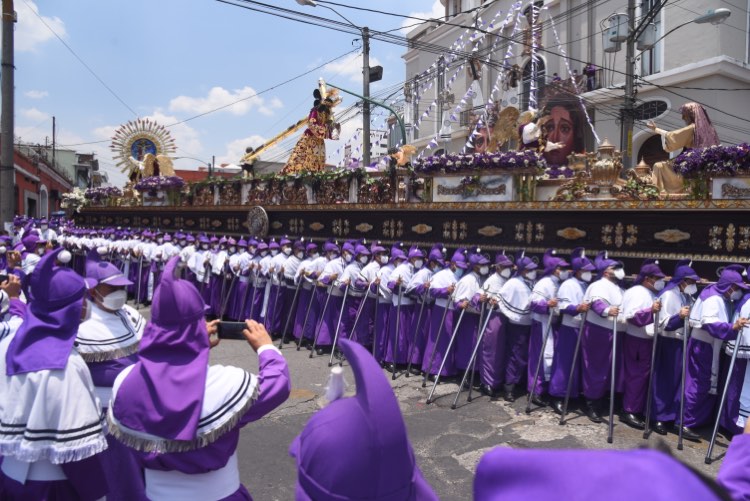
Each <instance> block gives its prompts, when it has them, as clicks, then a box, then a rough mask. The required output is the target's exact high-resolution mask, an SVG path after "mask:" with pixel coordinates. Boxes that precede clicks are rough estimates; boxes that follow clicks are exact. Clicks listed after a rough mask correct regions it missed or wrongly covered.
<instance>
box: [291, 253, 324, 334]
mask: <svg viewBox="0 0 750 501" xmlns="http://www.w3.org/2000/svg"><path fill="white" fill-rule="evenodd" d="M305 255H306V256H307V257H306V259H303V260H302V262H300V264H299V266H298V267H297V272H296V273H295V275H294V282H295V283H296V284H299V283H301V285H300V290H299V299H297V309H296V310H295V313H294V327H293V329H292V333H293V334H294V338H295V339H300V338H301V337H302V335H303V332H302V328H303V327H305V329H307V326H306V325H305V319H306V318H307V322H308V324H309V323H310V318H309V315H308V310H311V309H312V308H313V307H314V306H315V303H316V301H315V300H316V298H315V280H316V279H317V275H316V274H315V271H314V269H313V263H314V262H315V260H316V259H318V258H319V257H320V253H319V252H318V244H316V243H315V242H310V243H308V244H307V245H306V246H305Z"/></svg>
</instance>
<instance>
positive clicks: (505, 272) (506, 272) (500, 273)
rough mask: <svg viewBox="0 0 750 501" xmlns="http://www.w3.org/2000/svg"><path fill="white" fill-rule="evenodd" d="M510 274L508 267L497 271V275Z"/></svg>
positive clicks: (507, 276)
mask: <svg viewBox="0 0 750 501" xmlns="http://www.w3.org/2000/svg"><path fill="white" fill-rule="evenodd" d="M510 274H511V271H510V268H502V269H501V270H500V272H499V273H498V275H500V276H501V277H503V278H510Z"/></svg>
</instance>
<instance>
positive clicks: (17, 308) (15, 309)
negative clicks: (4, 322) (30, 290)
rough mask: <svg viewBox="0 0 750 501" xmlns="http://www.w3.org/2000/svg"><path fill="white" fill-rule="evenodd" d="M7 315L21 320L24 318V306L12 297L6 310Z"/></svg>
mask: <svg viewBox="0 0 750 501" xmlns="http://www.w3.org/2000/svg"><path fill="white" fill-rule="evenodd" d="M8 313H10V315H11V316H12V317H21V318H23V319H25V318H26V304H25V303H24V302H23V301H21V300H20V299H18V298H17V297H14V298H13V299H11V300H10V307H9V308H8Z"/></svg>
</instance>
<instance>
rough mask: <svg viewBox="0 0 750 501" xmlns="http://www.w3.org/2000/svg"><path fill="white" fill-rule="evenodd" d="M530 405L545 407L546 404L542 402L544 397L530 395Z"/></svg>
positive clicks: (534, 394)
mask: <svg viewBox="0 0 750 501" xmlns="http://www.w3.org/2000/svg"><path fill="white" fill-rule="evenodd" d="M531 403H532V404H534V405H536V406H537V407H547V402H546V401H545V400H544V397H543V396H542V395H538V394H536V393H532V394H531Z"/></svg>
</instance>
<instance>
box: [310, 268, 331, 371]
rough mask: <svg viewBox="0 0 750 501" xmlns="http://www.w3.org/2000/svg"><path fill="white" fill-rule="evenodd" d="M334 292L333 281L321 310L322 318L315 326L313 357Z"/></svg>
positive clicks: (311, 352) (311, 353)
mask: <svg viewBox="0 0 750 501" xmlns="http://www.w3.org/2000/svg"><path fill="white" fill-rule="evenodd" d="M332 292H333V282H331V285H329V286H328V295H327V296H326V302H325V304H324V305H323V311H322V312H320V320H318V324H317V326H316V328H315V336H314V337H313V344H312V349H311V350H310V357H309V358H312V357H313V353H315V345H316V344H317V343H318V336H319V335H320V329H321V328H322V327H323V322H324V321H325V316H326V310H327V309H328V303H330V302H331V293H332Z"/></svg>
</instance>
